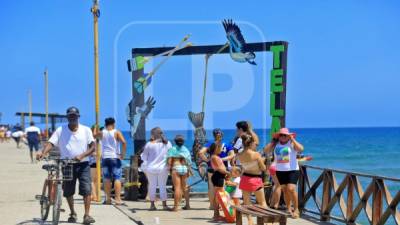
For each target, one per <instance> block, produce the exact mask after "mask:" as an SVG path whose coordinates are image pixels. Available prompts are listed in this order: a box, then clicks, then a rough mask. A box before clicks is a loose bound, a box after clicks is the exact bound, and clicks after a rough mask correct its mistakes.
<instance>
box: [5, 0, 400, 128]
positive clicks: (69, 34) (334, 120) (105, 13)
mask: <svg viewBox="0 0 400 225" xmlns="http://www.w3.org/2000/svg"><path fill="white" fill-rule="evenodd" d="M90 7H91V1H89V0H87V1H66V0H64V1H61V0H57V1H54V0H42V1H27V0H25V1H24V0H22V1H1V3H0V32H1V33H0V34H1V35H0V49H1V51H0V68H1V70H0V72H1V75H0V83H1V86H2V88H1V90H2V92H1V95H2V97H1V98H0V99H1V102H0V111H1V112H2V113H3V118H2V122H6V123H15V122H18V119H17V117H15V116H14V113H15V112H16V111H21V110H24V111H27V110H28V97H27V92H28V90H29V89H31V90H32V95H33V97H32V98H33V111H35V112H37V111H44V91H43V83H44V81H43V71H44V68H45V67H46V66H47V68H48V69H49V93H50V100H49V108H50V111H51V112H57V113H63V112H64V111H65V109H66V108H67V107H68V106H70V105H75V106H77V107H79V108H80V110H81V114H82V118H81V119H82V122H83V123H85V124H92V123H93V121H94V101H93V99H94V80H93V25H92V21H93V18H92V15H91V13H90V11H89V9H90ZM100 8H101V17H100V20H99V54H100V91H101V95H100V110H101V118H102V119H104V117H107V116H116V118H117V121H118V126H119V127H120V128H121V129H128V123H127V122H126V117H125V107H126V104H127V103H128V101H129V99H130V96H131V89H130V88H131V75H130V73H129V72H128V71H127V67H126V60H127V59H129V58H130V57H131V55H130V52H131V48H133V47H155V46H172V45H176V44H177V43H178V42H179V40H180V39H182V37H183V36H184V35H186V34H188V33H190V34H192V36H191V41H192V42H193V43H194V44H195V45H206V44H223V43H225V41H226V38H225V34H224V31H223V28H222V26H221V25H220V21H221V20H222V19H224V18H232V19H234V20H235V21H238V23H239V25H240V27H241V29H242V33H243V34H244V36H245V39H246V41H247V42H259V41H278V40H284V41H288V42H289V57H288V86H287V125H288V126H289V127H355V126H356V127H358V126H400V117H399V116H398V115H399V111H400V103H399V101H398V99H400V89H399V84H400V76H399V75H400V72H399V71H400V63H399V59H400V51H399V50H400V42H399V40H400V26H399V22H400V2H399V1H395V0H392V1H390V0H388V1H361V0H351V1H349V0H336V1H316V0H315V1H261V0H260V1H251V3H250V1H249V2H248V3H245V1H240V2H239V1H237V3H233V1H209V0H207V1H133V0H120V1H111V0H101V1H100ZM159 61H160V60H155V61H154V63H153V65H154V64H157V63H158V62H159ZM256 62H257V63H258V65H257V66H256V67H254V66H250V65H248V64H239V63H235V62H233V61H232V60H230V58H229V56H227V55H223V56H213V57H212V58H211V59H210V70H209V76H210V83H209V85H208V92H207V100H206V101H207V107H206V115H207V117H206V128H212V127H216V126H218V127H224V128H233V126H234V123H235V121H237V120H242V119H244V120H250V121H252V123H253V125H254V127H257V128H262V127H269V125H270V121H271V120H270V118H269V116H268V112H269V107H268V106H269V97H268V93H269V71H270V69H271V64H272V58H271V55H270V54H268V53H266V54H261V53H258V54H257V58H256ZM203 64H204V60H203V57H202V56H196V57H175V58H173V59H171V60H169V61H168V62H167V63H166V64H165V65H164V66H163V67H162V68H161V69H160V70H159V71H158V73H157V74H156V75H155V77H154V79H153V82H154V83H153V84H152V86H151V88H150V89H148V90H147V92H146V96H149V95H152V96H154V97H155V98H156V100H157V104H156V108H155V110H154V111H153V112H152V114H151V115H150V118H149V119H148V123H149V126H148V127H151V126H153V125H159V126H161V127H163V128H165V129H186V128H190V127H191V126H190V124H189V122H188V121H187V119H186V115H187V112H188V111H190V110H192V111H199V110H200V105H201V94H202V93H201V91H200V90H201V85H202V84H201V81H202V79H203V73H204V65H203ZM149 69H151V64H149V65H148V66H147V68H146V70H149ZM115 81H117V82H115ZM243 82H246V83H243ZM238 84H239V85H238Z"/></svg>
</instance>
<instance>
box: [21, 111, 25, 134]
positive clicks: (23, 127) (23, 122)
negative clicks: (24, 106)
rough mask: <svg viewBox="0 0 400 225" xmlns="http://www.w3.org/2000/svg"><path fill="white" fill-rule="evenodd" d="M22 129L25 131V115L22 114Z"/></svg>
mask: <svg viewBox="0 0 400 225" xmlns="http://www.w3.org/2000/svg"><path fill="white" fill-rule="evenodd" d="M21 128H22V130H25V113H23V112H21Z"/></svg>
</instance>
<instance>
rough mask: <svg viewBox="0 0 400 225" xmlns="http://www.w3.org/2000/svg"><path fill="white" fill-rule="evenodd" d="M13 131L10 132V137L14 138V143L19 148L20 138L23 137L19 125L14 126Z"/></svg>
mask: <svg viewBox="0 0 400 225" xmlns="http://www.w3.org/2000/svg"><path fill="white" fill-rule="evenodd" d="M14 130H15V131H14V132H13V133H12V134H11V136H12V138H13V139H14V141H15V143H16V144H17V148H20V147H21V146H20V143H21V139H22V138H24V132H23V131H22V128H21V127H20V126H19V125H16V126H15V127H14Z"/></svg>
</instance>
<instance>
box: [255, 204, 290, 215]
mask: <svg viewBox="0 0 400 225" xmlns="http://www.w3.org/2000/svg"><path fill="white" fill-rule="evenodd" d="M254 207H257V208H259V209H261V210H264V211H266V212H272V213H276V214H278V215H280V216H290V213H287V212H282V211H280V210H276V209H271V208H269V207H268V208H265V207H262V206H261V205H254Z"/></svg>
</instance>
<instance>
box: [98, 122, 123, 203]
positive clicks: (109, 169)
mask: <svg viewBox="0 0 400 225" xmlns="http://www.w3.org/2000/svg"><path fill="white" fill-rule="evenodd" d="M104 122H105V126H106V127H105V128H104V129H103V130H102V131H100V132H99V138H100V139H101V150H102V154H101V157H102V159H103V160H102V162H101V167H102V170H103V179H104V192H105V193H106V200H105V202H104V204H107V205H109V204H111V179H114V190H115V204H117V205H121V204H123V202H122V200H121V177H122V163H121V160H123V159H124V158H125V153H126V141H125V138H124V136H123V135H122V133H121V131H119V130H117V129H115V120H114V118H112V117H109V118H107V119H105V121H104ZM95 136H96V135H95ZM96 137H97V136H96ZM120 144H122V152H121V151H120Z"/></svg>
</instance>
